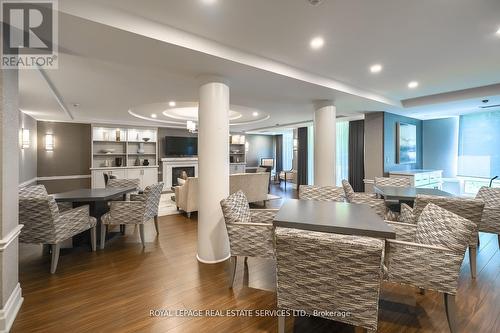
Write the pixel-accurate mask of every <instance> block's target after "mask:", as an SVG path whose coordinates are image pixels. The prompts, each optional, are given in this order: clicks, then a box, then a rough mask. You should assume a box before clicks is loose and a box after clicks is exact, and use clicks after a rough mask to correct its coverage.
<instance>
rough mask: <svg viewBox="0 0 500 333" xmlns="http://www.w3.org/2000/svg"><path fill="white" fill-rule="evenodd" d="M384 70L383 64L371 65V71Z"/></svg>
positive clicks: (378, 71)
mask: <svg viewBox="0 0 500 333" xmlns="http://www.w3.org/2000/svg"><path fill="white" fill-rule="evenodd" d="M381 71H382V65H380V64H375V65H372V66H371V67H370V72H372V73H380V72H381Z"/></svg>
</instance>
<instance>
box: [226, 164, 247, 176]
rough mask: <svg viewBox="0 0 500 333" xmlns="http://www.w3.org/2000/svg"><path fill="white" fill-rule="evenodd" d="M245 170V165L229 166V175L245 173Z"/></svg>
mask: <svg viewBox="0 0 500 333" xmlns="http://www.w3.org/2000/svg"><path fill="white" fill-rule="evenodd" d="M245 169H246V166H245V164H230V165H229V174H230V175H233V174H235V173H245Z"/></svg>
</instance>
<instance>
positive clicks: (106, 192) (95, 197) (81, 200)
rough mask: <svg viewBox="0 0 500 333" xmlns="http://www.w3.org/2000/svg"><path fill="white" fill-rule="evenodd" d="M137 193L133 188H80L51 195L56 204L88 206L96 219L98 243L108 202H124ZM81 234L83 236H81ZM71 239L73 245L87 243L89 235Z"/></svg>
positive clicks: (84, 234)
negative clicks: (131, 194) (102, 218)
mask: <svg viewBox="0 0 500 333" xmlns="http://www.w3.org/2000/svg"><path fill="white" fill-rule="evenodd" d="M135 191H137V188H136V187H135V186H128V187H119V188H118V187H117V188H111V187H108V188H80V189H76V190H71V191H67V192H62V193H55V194H51V195H52V196H53V197H54V200H55V201H56V202H71V203H72V204H73V207H78V206H83V205H89V214H90V216H93V217H95V218H96V219H97V229H98V230H97V237H98V240H97V241H99V237H100V234H101V233H100V228H101V227H102V226H101V225H102V224H101V216H102V215H104V214H105V213H106V212H108V211H109V207H108V202H109V201H111V200H126V195H127V194H128V193H131V192H135ZM82 234H83V235H82ZM82 234H80V235H77V236H75V237H73V244H80V243H83V242H87V241H88V239H90V233H89V232H84V233H82Z"/></svg>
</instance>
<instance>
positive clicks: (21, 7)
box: [1, 0, 58, 69]
mask: <svg viewBox="0 0 500 333" xmlns="http://www.w3.org/2000/svg"><path fill="white" fill-rule="evenodd" d="M1 4H2V6H1V8H2V14H1V15H2V37H3V43H2V68H33V69H36V68H49V69H55V68H57V58H58V57H57V35H58V34H57V1H56V0H52V1H50V0H49V1H47V0H45V1H41V0H34V1H33V0H32V1H20V0H18V1H13V0H2V1H1Z"/></svg>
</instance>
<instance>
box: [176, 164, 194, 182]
mask: <svg viewBox="0 0 500 333" xmlns="http://www.w3.org/2000/svg"><path fill="white" fill-rule="evenodd" d="M184 173H186V174H187V176H188V177H194V176H195V168H194V166H180V167H172V186H177V185H179V183H178V181H177V178H182V175H183V174H184Z"/></svg>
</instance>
